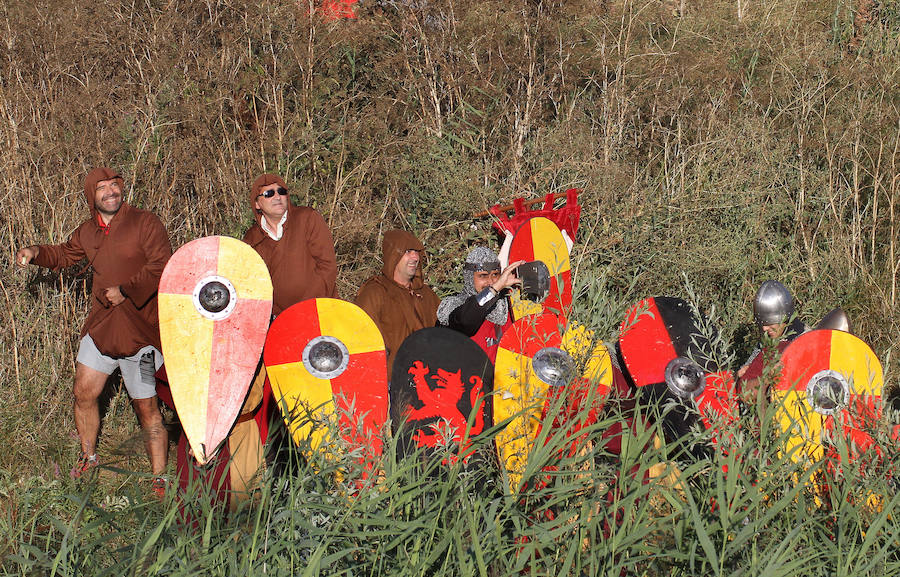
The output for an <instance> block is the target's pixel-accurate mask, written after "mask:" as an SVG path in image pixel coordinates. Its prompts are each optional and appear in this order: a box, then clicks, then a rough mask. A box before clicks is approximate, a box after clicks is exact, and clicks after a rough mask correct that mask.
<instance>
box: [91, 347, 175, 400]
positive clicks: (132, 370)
mask: <svg viewBox="0 0 900 577" xmlns="http://www.w3.org/2000/svg"><path fill="white" fill-rule="evenodd" d="M75 360H76V361H78V362H79V363H81V364H82V365H85V366H87V367H90V368H92V369H94V370H95V371H100V372H101V373H104V374H107V375H111V374H113V371H115V370H116V369H117V368H118V369H119V370H120V371H122V380H123V381H124V382H125V389H126V390H127V391H128V396H129V397H131V398H132V399H149V398H151V397H155V396H156V371H157V370H159V367H161V366H162V363H163V358H162V353H160V352H159V351H158V350H156V347H154V346H153V345H147V346H146V347H144V348H142V349H141V350H139V351H138V352H137V353H135V354H133V355H131V356H130V357H122V358H120V359H114V358H112V357H108V356H106V355H104V354H103V353H101V352H100V350H99V349H97V345H95V344H94V339H92V338H91V335H84V336H83V337H82V338H81V345H79V347H78V358H76V359H75Z"/></svg>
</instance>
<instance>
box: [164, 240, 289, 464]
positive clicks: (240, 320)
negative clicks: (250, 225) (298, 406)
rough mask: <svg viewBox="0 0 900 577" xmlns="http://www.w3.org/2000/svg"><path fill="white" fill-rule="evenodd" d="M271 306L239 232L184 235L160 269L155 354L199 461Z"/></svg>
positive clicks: (223, 421) (252, 358)
mask: <svg viewBox="0 0 900 577" xmlns="http://www.w3.org/2000/svg"><path fill="white" fill-rule="evenodd" d="M271 314H272V281H271V279H270V277H269V271H268V270H267V269H266V265H265V263H264V262H263V260H262V259H261V258H260V257H259V255H258V254H256V251H254V250H253V249H252V248H250V246H248V245H246V244H245V243H243V242H241V241H239V240H236V239H233V238H228V237H224V236H210V237H205V238H199V239H197V240H194V241H191V242H189V243H187V244H186V245H184V246H182V247H181V248H180V249H178V250H177V251H176V252H175V254H173V255H172V258H171V259H170V260H169V263H168V264H167V265H166V268H165V270H164V271H163V274H162V277H161V278H160V281H159V333H160V337H161V339H162V348H163V356H164V357H165V363H166V371H167V373H168V377H169V385H170V386H171V389H172V399H173V401H174V402H175V409H176V410H177V411H178V418H179V419H180V420H181V426H182V428H183V429H184V433H185V435H186V436H187V438H188V442H189V443H190V445H191V449H192V450H193V452H194V458H195V459H197V461H198V462H199V463H201V464H203V463H206V461H208V460H209V459H210V458H211V457H213V456H214V455H215V453H216V451H217V450H218V447H219V445H220V444H221V443H222V441H224V440H225V438H226V437H227V436H228V432H229V431H230V430H231V426H232V425H233V424H234V421H235V419H236V418H237V416H238V413H239V412H240V409H241V406H242V405H243V404H244V399H245V398H246V396H247V390H248V388H249V387H250V384H251V381H252V379H253V375H254V374H255V372H256V368H257V366H258V364H259V356H260V353H261V352H262V346H263V343H264V342H265V338H266V329H267V327H268V326H269V317H270V315H271Z"/></svg>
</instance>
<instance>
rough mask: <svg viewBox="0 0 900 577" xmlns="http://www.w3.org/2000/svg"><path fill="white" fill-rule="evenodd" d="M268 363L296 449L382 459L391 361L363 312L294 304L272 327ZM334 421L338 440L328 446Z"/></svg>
mask: <svg viewBox="0 0 900 577" xmlns="http://www.w3.org/2000/svg"><path fill="white" fill-rule="evenodd" d="M263 361H264V362H265V365H266V371H267V373H268V375H269V381H270V382H271V384H272V393H273V394H274V395H275V399H276V400H277V401H278V404H279V406H280V407H281V410H282V414H283V416H284V419H285V422H286V423H287V425H288V428H289V429H290V431H291V435H292V436H293V438H294V441H295V442H296V443H298V444H299V443H300V442H301V441H302V440H304V439H309V441H310V443H311V448H312V449H313V450H317V449H319V448H326V450H329V451H335V450H337V449H339V448H342V449H346V450H355V449H360V448H361V449H363V453H364V454H365V455H366V459H365V460H369V461H370V460H371V457H374V456H376V455H379V454H381V433H382V428H383V427H384V424H385V422H386V421H387V413H388V388H387V361H386V354H385V349H384V340H383V339H382V337H381V333H380V332H379V331H378V327H376V326H375V322H374V321H372V319H371V318H370V317H369V315H367V314H366V312H365V311H363V310H362V309H361V308H359V307H358V306H356V305H354V304H353V303H349V302H346V301H342V300H337V299H329V298H317V299H309V300H306V301H303V302H300V303H297V304H295V305H293V306H291V307H289V308H288V309H287V310H285V311H284V312H282V313H281V314H280V315H279V316H278V318H276V319H275V321H274V322H273V323H272V327H271V328H270V329H269V335H268V337H267V338H266V348H265V352H264V353H263ZM335 417H337V421H336V423H334V424H336V426H337V428H336V430H337V431H338V432H339V435H338V438H337V439H330V438H328V437H327V435H328V433H329V423H333V419H334V418H335ZM332 430H334V429H332ZM341 445H343V447H340V446H341Z"/></svg>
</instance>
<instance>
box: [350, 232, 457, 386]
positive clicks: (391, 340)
mask: <svg viewBox="0 0 900 577" xmlns="http://www.w3.org/2000/svg"><path fill="white" fill-rule="evenodd" d="M407 250H417V251H419V267H418V268H417V269H416V274H415V276H414V277H413V279H412V281H411V282H410V286H409V287H405V286H403V285H401V284H399V283H397V282H396V281H394V269H395V268H396V267H397V263H399V262H400V259H401V258H402V257H403V255H404V254H406V251H407ZM381 256H382V263H383V264H382V267H381V274H379V275H376V276H374V277H372V278H370V279H369V280H367V281H366V282H365V283H364V284H363V286H362V287H361V288H360V289H359V293H358V294H357V295H356V301H355V302H356V304H357V305H358V306H359V307H360V308H362V309H363V310H364V311H366V313H367V314H368V315H369V316H370V317H372V320H373V321H375V325H376V326H378V330H380V331H381V335H382V337H384V345H385V348H386V349H387V372H388V378H390V376H391V365H392V364H393V361H394V354H395V353H396V352H397V349H398V348H399V347H400V344H401V343H402V342H403V340H404V339H405V338H406V337H408V336H409V335H410V334H412V333H413V332H414V331H417V330H419V329H424V328H426V327H433V326H435V324H436V322H437V307H438V304H439V302H440V301H439V300H438V297H437V295H436V294H434V291H433V290H431V287H430V286H428V285H427V284H425V280H424V275H423V272H422V271H423V269H424V268H425V266H426V264H427V259H426V256H425V247H424V246H423V245H422V243H421V242H420V241H419V239H417V238H416V237H415V236H413V235H412V234H410V233H408V232H406V231H403V230H389V231H387V232H385V233H384V240H383V241H382V243H381Z"/></svg>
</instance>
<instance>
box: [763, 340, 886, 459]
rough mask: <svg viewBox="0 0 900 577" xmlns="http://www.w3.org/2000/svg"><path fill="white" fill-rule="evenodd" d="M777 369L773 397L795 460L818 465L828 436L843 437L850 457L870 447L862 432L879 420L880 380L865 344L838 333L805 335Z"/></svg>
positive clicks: (881, 376) (877, 365)
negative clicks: (847, 444)
mask: <svg viewBox="0 0 900 577" xmlns="http://www.w3.org/2000/svg"><path fill="white" fill-rule="evenodd" d="M781 364H782V372H781V379H780V380H779V381H778V383H777V384H776V386H775V392H774V396H775V401H776V403H777V408H778V413H777V414H778V423H779V425H780V427H781V430H782V431H784V432H785V433H787V434H788V437H787V443H786V450H787V451H788V452H789V454H791V456H792V457H793V458H794V459H795V460H798V459H801V458H803V459H807V458H808V459H812V460H818V459H821V458H822V455H823V444H822V443H823V437H825V436H828V435H834V434H840V435H843V436H844V437H845V438H846V439H847V440H848V441H849V442H850V448H851V453H857V452H862V451H865V450H867V449H868V448H869V447H870V446H871V445H872V444H873V442H874V441H873V439H872V437H871V436H870V435H869V433H868V432H867V431H868V430H870V429H871V426H872V424H873V423H875V422H876V421H877V420H878V419H880V417H881V413H882V407H881V389H882V386H883V384H884V374H883V370H882V367H881V362H880V361H879V360H878V357H876V356H875V353H874V352H873V351H872V349H871V348H869V346H868V345H867V344H866V343H864V342H863V341H862V340H860V339H859V338H858V337H856V336H854V335H852V334H850V333H847V332H843V331H839V330H827V329H822V330H814V331H809V332H807V333H804V334H802V335H800V336H799V337H797V338H796V339H795V340H794V341H793V342H792V343H791V344H790V345H788V347H787V348H786V349H785V351H784V354H783V355H782V357H781Z"/></svg>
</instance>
